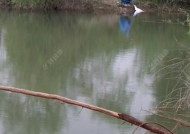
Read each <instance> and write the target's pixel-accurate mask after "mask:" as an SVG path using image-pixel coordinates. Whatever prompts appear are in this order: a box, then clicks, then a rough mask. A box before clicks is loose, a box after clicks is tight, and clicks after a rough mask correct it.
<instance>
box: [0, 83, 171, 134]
mask: <svg viewBox="0 0 190 134" xmlns="http://www.w3.org/2000/svg"><path fill="white" fill-rule="evenodd" d="M0 90H4V91H10V92H15V93H20V94H25V95H29V96H35V97H40V98H45V99H51V100H58V101H60V102H64V103H67V104H71V105H76V106H80V107H83V108H87V109H90V110H93V111H97V112H100V113H104V114H106V115H109V116H112V117H115V118H118V119H121V120H124V121H127V122H129V123H131V124H134V125H136V126H138V127H141V128H144V129H146V130H148V131H150V132H153V133H156V134H172V132H169V131H165V130H163V129H162V128H159V127H157V126H155V125H152V124H148V123H145V122H142V121H140V120H138V119H136V118H134V117H132V116H130V115H127V114H123V113H118V112H114V111H111V110H107V109H105V108H101V107H98V106H94V105H90V104H87V103H83V102H80V101H76V100H72V99H69V98H65V97H63V96H59V95H55V94H48V93H43V92H35V91H30V90H26V89H21V88H15V87H8V86H0Z"/></svg>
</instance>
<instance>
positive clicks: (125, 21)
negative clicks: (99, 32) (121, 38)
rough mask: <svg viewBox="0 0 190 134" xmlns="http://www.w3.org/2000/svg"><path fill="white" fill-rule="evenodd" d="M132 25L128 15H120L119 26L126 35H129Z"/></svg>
mask: <svg viewBox="0 0 190 134" xmlns="http://www.w3.org/2000/svg"><path fill="white" fill-rule="evenodd" d="M131 26H132V20H131V18H130V17H128V16H120V19H119V27H120V30H121V31H122V32H123V33H124V34H125V35H126V36H128V35H129V32H130V29H131Z"/></svg>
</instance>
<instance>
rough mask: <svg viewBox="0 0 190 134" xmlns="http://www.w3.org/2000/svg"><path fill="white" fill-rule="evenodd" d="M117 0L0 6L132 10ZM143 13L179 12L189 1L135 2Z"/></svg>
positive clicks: (19, 1) (8, 1)
mask: <svg viewBox="0 0 190 134" xmlns="http://www.w3.org/2000/svg"><path fill="white" fill-rule="evenodd" d="M118 3H119V0H101V1H100V0H0V6H1V7H3V8H6V9H7V8H9V9H24V10H77V11H79V10H80V11H88V12H96V11H103V12H108V13H113V12H116V13H123V12H126V11H131V10H133V8H132V6H131V7H130V6H129V7H128V8H121V7H119V6H118ZM135 3H136V4H138V6H140V7H141V8H142V9H143V10H145V11H152V10H156V9H162V10H171V11H179V10H181V9H184V10H185V11H186V10H187V8H186V7H190V1H189V0H139V1H138V0H137V1H136V2H135Z"/></svg>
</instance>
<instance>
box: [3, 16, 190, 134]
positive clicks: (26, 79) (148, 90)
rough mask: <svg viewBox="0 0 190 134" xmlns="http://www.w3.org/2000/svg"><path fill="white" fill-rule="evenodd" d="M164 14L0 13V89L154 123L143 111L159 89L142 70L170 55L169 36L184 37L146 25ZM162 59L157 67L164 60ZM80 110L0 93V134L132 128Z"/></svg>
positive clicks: (168, 27) (171, 28) (178, 29)
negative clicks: (24, 91)
mask: <svg viewBox="0 0 190 134" xmlns="http://www.w3.org/2000/svg"><path fill="white" fill-rule="evenodd" d="M164 17H165V16H159V15H158V16H155V15H154V16H152V15H146V14H144V15H142V16H136V18H135V21H134V20H131V19H133V18H132V17H127V16H125V17H124V16H121V17H119V16H117V15H103V16H95V15H84V14H83V15H82V14H61V13H51V14H40V13H38V14H37V13H30V14H22V13H2V14H1V15H0V24H1V38H0V39H1V41H0V43H1V44H0V84H2V85H9V86H15V87H21V88H26V89H31V90H36V91H42V92H48V93H54V94H59V95H63V96H65V97H69V98H72V99H76V100H80V101H83V102H87V103H90V104H93V105H97V106H101V107H105V108H107V109H111V110H114V111H118V112H123V113H127V114H130V115H133V116H135V117H137V118H139V119H141V120H143V121H145V122H148V121H155V120H156V122H157V121H158V122H161V121H162V120H163V119H162V120H161V119H160V118H159V117H155V116H153V115H151V114H150V113H148V112H146V111H147V110H151V109H153V108H154V107H155V106H156V105H157V104H159V102H160V101H162V99H160V98H163V97H164V96H165V95H166V87H164V85H166V84H163V83H164V82H165V81H164V82H163V81H161V80H160V81H158V80H157V79H156V77H155V74H153V73H150V70H149V69H150V68H149V67H150V65H151V63H152V62H153V60H154V59H156V57H158V56H159V54H160V53H161V52H162V51H163V50H169V51H168V53H169V54H168V55H169V56H170V54H171V53H173V51H174V50H176V49H177V45H176V42H175V41H174V40H173V37H183V38H181V40H180V41H182V42H183V44H187V42H189V39H190V38H189V36H188V35H187V34H186V33H187V28H186V27H185V26H182V25H172V24H166V23H147V22H153V21H155V20H157V19H159V20H160V19H162V18H163V19H164ZM167 17H168V18H170V19H172V17H173V16H171V17H170V16H167ZM132 23H133V28H131V26H132ZM118 24H119V27H118ZM121 31H123V33H122V32H121ZM129 32H130V34H129ZM171 33H172V34H171ZM126 35H127V38H126ZM58 51H61V53H60V54H59V56H56V58H55V55H56V54H57V52H58ZM174 55H175V54H174ZM52 59H53V61H51V62H49V61H50V60H52ZM165 59H167V57H166V58H163V61H160V64H157V65H158V67H159V65H162V64H166V63H167V62H164V60H165ZM47 61H48V68H46V69H44V63H47ZM160 75H161V74H160ZM171 85H172V84H171ZM167 88H168V85H167ZM80 111H81V108H80V107H75V106H70V105H66V104H60V103H57V102H52V101H48V100H43V99H39V98H35V97H26V96H23V95H17V94H13V93H6V92H0V130H1V131H0V134H5V133H7V134H9V133H13V132H14V134H26V133H27V134H34V133H36V134H48V133H49V134H64V133H69V134H75V133H94V134H97V133H102V132H106V133H110V134H115V133H117V134H123V133H132V132H133V131H134V129H135V128H136V127H135V126H131V125H129V124H124V125H121V123H122V121H120V120H117V119H112V118H110V117H107V116H105V115H102V114H99V113H96V112H93V111H90V110H86V109H82V112H80ZM168 127H170V125H168ZM171 127H172V126H171ZM137 133H139V134H141V133H142V134H145V133H146V131H144V130H141V129H139V130H138V132H137Z"/></svg>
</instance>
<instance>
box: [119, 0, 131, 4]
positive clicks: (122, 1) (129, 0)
mask: <svg viewBox="0 0 190 134" xmlns="http://www.w3.org/2000/svg"><path fill="white" fill-rule="evenodd" d="M132 1H133V0H121V4H123V5H127V4H129V3H131V2H132Z"/></svg>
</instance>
